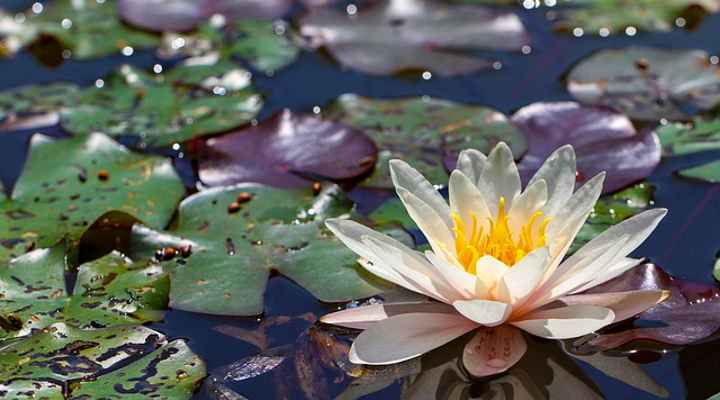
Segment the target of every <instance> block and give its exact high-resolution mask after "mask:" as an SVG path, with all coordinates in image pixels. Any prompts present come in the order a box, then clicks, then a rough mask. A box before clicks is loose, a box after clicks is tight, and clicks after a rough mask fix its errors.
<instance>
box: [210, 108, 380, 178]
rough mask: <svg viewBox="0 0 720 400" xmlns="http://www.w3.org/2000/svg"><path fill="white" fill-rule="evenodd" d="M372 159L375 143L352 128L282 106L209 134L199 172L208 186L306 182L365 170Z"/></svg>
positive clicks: (355, 175) (350, 176) (374, 155)
mask: <svg viewBox="0 0 720 400" xmlns="http://www.w3.org/2000/svg"><path fill="white" fill-rule="evenodd" d="M376 159H377V149H376V148H375V145H374V144H373V143H372V142H371V141H370V139H368V137H367V136H365V135H364V134H363V133H362V132H360V131H358V130H357V129H354V128H351V127H349V126H347V125H344V124H341V123H337V122H330V121H324V120H322V119H320V118H318V117H316V116H313V115H297V114H293V113H292V112H291V111H290V110H285V111H283V112H280V113H278V114H276V115H275V116H274V117H272V118H270V119H269V120H267V121H265V122H263V123H261V124H260V125H257V126H253V127H249V128H246V129H242V130H239V131H237V132H233V133H230V134H227V135H223V136H219V137H216V138H212V139H209V140H208V141H207V142H206V145H205V146H204V147H203V149H202V152H201V159H200V167H199V175H200V180H201V181H202V182H203V183H204V184H206V185H209V186H221V185H229V184H234V183H239V182H258V183H264V184H268V185H272V186H276V187H308V186H310V185H311V183H312V180H308V178H310V179H313V180H315V179H327V180H333V181H341V180H348V179H352V178H357V177H359V176H362V175H365V174H367V173H368V172H370V170H371V169H372V168H373V166H375V160H376Z"/></svg>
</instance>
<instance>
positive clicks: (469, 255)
mask: <svg viewBox="0 0 720 400" xmlns="http://www.w3.org/2000/svg"><path fill="white" fill-rule="evenodd" d="M542 216H543V213H542V211H536V212H535V213H534V214H533V215H532V216H531V217H530V219H528V221H527V222H526V223H525V224H524V225H523V226H522V227H521V228H520V232H519V233H518V234H517V235H516V237H514V236H513V233H512V232H511V231H510V226H509V220H508V215H507V213H506V212H505V198H504V197H500V202H499V204H498V214H497V216H496V218H495V220H493V219H492V218H488V221H489V223H490V224H489V229H488V231H487V232H485V229H484V228H483V227H482V226H480V223H479V221H478V218H477V215H475V214H474V213H471V214H470V217H471V218H472V226H470V227H469V228H470V229H468V227H467V226H465V223H464V222H463V220H462V218H460V215H458V214H457V213H453V214H452V219H453V222H454V225H455V227H454V228H453V231H454V232H455V251H456V252H457V258H458V260H459V261H460V263H461V264H462V266H463V267H464V268H465V270H466V271H467V272H469V273H472V274H474V273H476V270H475V263H476V262H477V260H478V259H480V257H482V256H485V255H489V256H493V257H495V258H497V259H498V260H500V261H502V262H503V263H505V264H506V265H509V266H513V265H514V264H515V263H517V262H518V261H520V260H521V259H522V258H523V257H525V255H526V254H528V253H530V252H531V251H533V250H535V249H537V248H539V247H542V246H545V229H546V228H547V225H548V223H550V218H542Z"/></svg>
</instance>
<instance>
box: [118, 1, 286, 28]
mask: <svg viewBox="0 0 720 400" xmlns="http://www.w3.org/2000/svg"><path fill="white" fill-rule="evenodd" d="M117 3H118V11H119V13H120V16H121V17H122V18H123V19H124V20H125V21H127V22H128V23H129V24H131V25H135V26H137V27H140V28H143V29H148V30H151V31H156V32H164V31H187V30H191V29H193V28H195V27H197V26H198V25H200V24H201V23H202V22H204V21H206V20H208V19H210V18H211V17H212V16H214V15H219V16H222V17H223V18H224V19H225V20H227V21H234V20H236V19H254V18H259V19H272V18H278V17H282V16H283V15H284V14H285V13H287V12H288V11H289V10H290V7H291V6H292V0H206V1H195V0H118V1H117Z"/></svg>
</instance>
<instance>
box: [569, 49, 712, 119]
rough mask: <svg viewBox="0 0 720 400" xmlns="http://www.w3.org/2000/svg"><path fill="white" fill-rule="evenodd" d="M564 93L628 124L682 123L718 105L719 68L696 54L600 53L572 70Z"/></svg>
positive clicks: (669, 51)
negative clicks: (623, 118) (610, 112)
mask: <svg viewBox="0 0 720 400" xmlns="http://www.w3.org/2000/svg"><path fill="white" fill-rule="evenodd" d="M568 90H570V92H571V93H572V94H573V96H575V98H577V99H578V100H579V101H580V102H582V103H585V104H595V105H607V106H611V107H614V108H616V109H618V110H620V111H622V112H623V113H625V114H627V115H628V116H630V117H631V118H633V119H638V120H644V121H658V120H660V119H662V118H665V119H668V120H682V119H687V118H688V117H689V116H691V115H693V114H695V113H696V112H697V111H701V110H707V109H710V108H712V107H714V106H716V105H717V104H719V103H720V67H718V66H717V65H715V64H713V63H711V62H710V59H709V56H708V54H707V52H705V51H702V50H688V49H656V48H649V47H628V48H624V49H609V50H602V51H599V52H597V53H595V54H593V55H592V56H590V57H588V58H586V59H585V60H583V61H582V62H580V64H578V65H577V66H576V67H574V68H573V69H572V71H571V72H570V75H569V77H568Z"/></svg>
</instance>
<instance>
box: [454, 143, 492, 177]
mask: <svg viewBox="0 0 720 400" xmlns="http://www.w3.org/2000/svg"><path fill="white" fill-rule="evenodd" d="M487 164H488V162H487V156H486V155H485V154H483V153H482V152H480V151H478V150H475V149H467V150H463V151H461V152H460V155H458V160H457V166H456V168H457V169H459V170H460V171H461V172H462V173H463V174H465V176H467V177H468V178H470V180H471V181H472V182H473V184H477V181H478V179H480V175H482V171H483V170H484V169H485V168H487Z"/></svg>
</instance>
